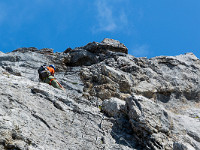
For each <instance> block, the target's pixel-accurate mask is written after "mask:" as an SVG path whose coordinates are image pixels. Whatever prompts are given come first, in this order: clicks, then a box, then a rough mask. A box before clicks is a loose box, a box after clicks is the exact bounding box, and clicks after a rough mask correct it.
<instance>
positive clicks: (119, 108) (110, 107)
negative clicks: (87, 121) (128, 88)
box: [102, 98, 125, 117]
mask: <svg viewBox="0 0 200 150" xmlns="http://www.w3.org/2000/svg"><path fill="white" fill-rule="evenodd" d="M102 110H103V111H104V112H105V113H107V114H108V115H109V116H111V117H117V116H119V115H120V113H123V112H125V101H122V100H120V99H118V98H110V99H108V100H104V101H103V103H102Z"/></svg>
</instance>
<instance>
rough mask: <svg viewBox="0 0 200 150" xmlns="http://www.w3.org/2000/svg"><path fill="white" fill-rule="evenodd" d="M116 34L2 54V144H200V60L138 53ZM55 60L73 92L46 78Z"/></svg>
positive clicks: (43, 149)
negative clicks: (42, 73)
mask: <svg viewBox="0 0 200 150" xmlns="http://www.w3.org/2000/svg"><path fill="white" fill-rule="evenodd" d="M127 53H128V49H127V48H126V46H125V45H124V44H122V43H120V42H119V41H116V40H113V39H104V40H103V41H102V42H101V43H98V42H93V43H88V44H87V45H86V46H83V47H78V48H75V49H70V48H68V49H67V50H66V51H64V52H63V53H53V50H52V49H48V48H45V49H41V50H38V49H37V48H34V47H31V48H19V49H16V50H14V51H13V52H10V53H2V52H1V53H0V81H1V84H0V149H2V150H27V149H28V150H68V149H74V150H77V149H85V150H86V149H94V150H95V149H106V150H112V149H113V150H115V149H124V150H129V149H136V150H143V149H149V150H151V149H152V150H158V149H166V150H171V149H174V150H193V149H194V150H199V149H200V82H199V81H200V77H199V75H200V60H199V59H198V58H197V57H196V56H195V55H194V54H192V53H187V54H182V55H179V56H159V57H155V58H151V59H147V58H136V57H134V56H131V55H129V54H127ZM43 64H54V65H55V67H56V75H55V77H56V78H57V80H58V81H59V82H60V83H61V84H62V85H63V86H64V88H65V89H66V91H62V90H59V89H55V88H53V87H52V86H50V85H48V84H45V83H42V82H40V81H39V79H38V73H37V69H38V68H39V67H40V66H41V65H43Z"/></svg>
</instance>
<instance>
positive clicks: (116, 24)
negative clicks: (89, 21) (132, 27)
mask: <svg viewBox="0 0 200 150" xmlns="http://www.w3.org/2000/svg"><path fill="white" fill-rule="evenodd" d="M121 2H122V1H121V0H115V1H109V0H96V1H95V7H96V9H97V15H96V20H97V24H96V25H95V26H93V31H94V32H100V31H107V32H113V31H116V30H119V29H125V27H126V26H127V25H128V17H127V14H126V13H125V11H124V10H123V9H122V8H120V9H118V8H119V7H115V6H117V5H118V6H119V5H120V3H121Z"/></svg>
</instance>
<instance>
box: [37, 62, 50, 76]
mask: <svg viewBox="0 0 200 150" xmlns="http://www.w3.org/2000/svg"><path fill="white" fill-rule="evenodd" d="M38 73H39V78H40V79H41V80H44V79H45V78H48V77H49V76H50V75H51V73H50V71H49V70H48V69H47V67H46V66H45V65H43V66H41V67H40V68H39V69H38Z"/></svg>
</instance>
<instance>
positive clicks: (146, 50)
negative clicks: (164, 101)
mask: <svg viewBox="0 0 200 150" xmlns="http://www.w3.org/2000/svg"><path fill="white" fill-rule="evenodd" d="M104 38H112V39H116V40H119V41H120V42H121V43H124V44H125V45H126V46H127V47H128V49H129V54H131V55H134V56H136V57H148V58H151V57H154V56H160V55H168V56H174V55H179V54H184V53H187V52H193V53H194V54H195V55H196V56H197V57H198V58H200V54H199V51H200V0H0V51H3V52H10V51H12V50H15V49H17V48H20V47H37V48H38V49H41V48H53V49H54V51H57V52H62V51H64V50H65V49H67V48H68V47H71V48H75V47H80V46H84V45H86V44H87V43H89V42H93V41H96V42H101V41H102V40H103V39H104Z"/></svg>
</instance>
